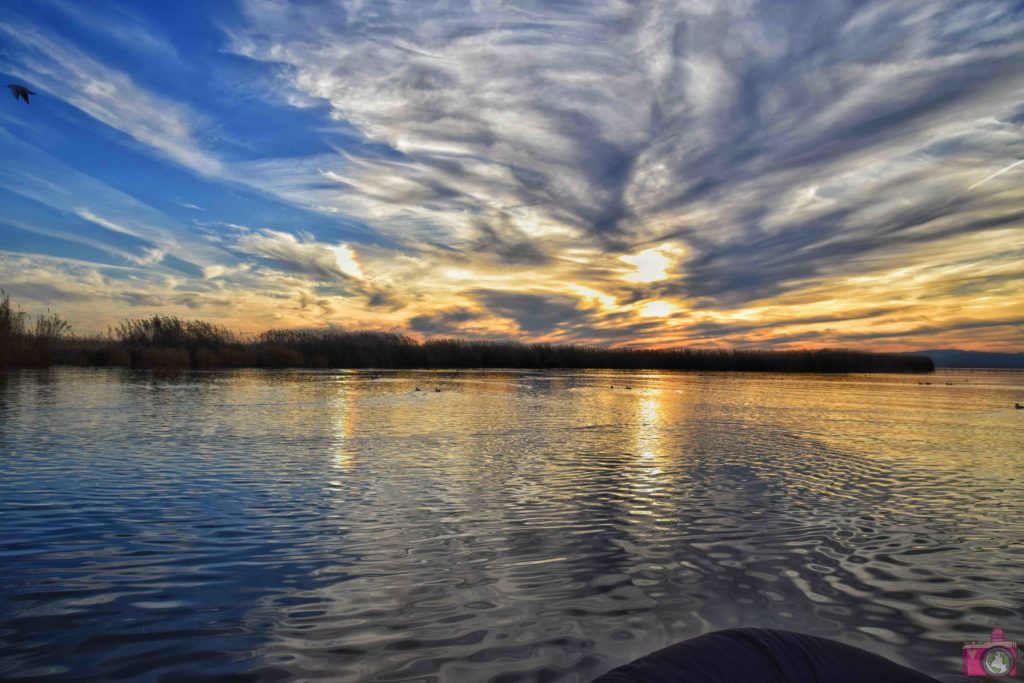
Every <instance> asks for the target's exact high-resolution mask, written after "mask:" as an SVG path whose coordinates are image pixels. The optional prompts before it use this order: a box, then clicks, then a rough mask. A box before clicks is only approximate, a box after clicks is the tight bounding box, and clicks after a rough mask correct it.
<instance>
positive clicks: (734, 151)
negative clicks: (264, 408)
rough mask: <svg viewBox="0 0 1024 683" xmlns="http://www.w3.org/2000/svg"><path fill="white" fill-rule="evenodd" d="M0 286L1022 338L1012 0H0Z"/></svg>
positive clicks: (100, 295) (422, 331) (338, 317)
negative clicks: (28, 96)
mask: <svg viewBox="0 0 1024 683" xmlns="http://www.w3.org/2000/svg"><path fill="white" fill-rule="evenodd" d="M0 82H2V83H8V82H15V83H23V84H25V85H26V86H28V87H29V88H30V89H31V90H33V91H34V92H35V93H36V95H35V96H33V97H32V100H31V104H29V105H25V104H24V103H23V102H20V101H16V100H15V99H14V98H13V97H8V96H7V94H6V93H0V207H2V209H0V286H2V287H3V288H4V290H5V291H6V292H7V293H8V294H10V295H11V297H12V299H13V300H15V301H16V302H17V303H19V304H21V305H22V306H23V307H24V308H25V310H27V311H29V312H41V311H44V310H45V309H46V308H49V309H51V310H53V311H56V312H59V313H60V314H61V315H63V316H64V317H66V318H68V319H69V320H70V321H71V323H72V325H73V326H74V330H75V332H77V333H82V334H89V333H95V332H101V331H104V330H106V329H107V328H108V326H110V325H112V324H115V323H116V322H117V321H118V320H120V319H123V318H126V317H143V316H147V315H151V314H154V313H159V314H173V315H181V316H185V317H189V318H202V319H207V320H211V321H214V322H217V323H221V324H224V325H227V326H229V327H232V328H234V329H237V330H241V331H245V332H258V331H262V330H265V329H268V328H282V327H319V326H325V325H337V326H342V327H345V328H350V329H374V330H388V331H396V332H403V333H407V334H411V335H414V336H416V337H420V338H428V337H437V336H459V337H466V338H487V339H519V340H523V341H550V342H576V343H588V344H601V345H614V346H632V345H637V346H658V347H665V346H675V345H678V346H690V347H733V346H737V347H739V346H742V347H750V346H756V347H773V348H806V347H819V346H845V347H852V348H864V349H877V350H910V349H927V348H950V347H958V348H964V349H975V350H994V351H1020V350H1024V161H1022V160H1024V6H1022V5H1021V3H1020V2H1016V1H1014V2H1011V1H983V0H975V1H972V2H963V1H962V0H950V1H942V0H921V1H918V0H884V1H883V0H858V1H851V2H844V1H840V0H830V2H820V1H818V0H806V1H800V0H786V1H784V2H782V1H779V0H766V1H764V2H757V1H755V0H676V1H674V2H659V1H657V0H651V1H650V2H623V1H618V0H586V1H582V0H581V1H579V2H576V1H573V0H557V1H550V2H543V1H530V0H521V1H516V2H511V1H509V2H505V1H497V0H495V1H491V0H478V1H474V2H470V1H466V2H432V1H430V0H410V1H408V2H398V1H395V2H389V1H386V0H352V1H348V0H333V1H331V2H299V1H295V2H283V1H281V0H239V1H237V2H233V1H230V0H224V1H223V2H188V1H179V2H173V3H171V2H167V3H163V2H161V3H157V2H88V3H84V2H71V1H69V2H64V1H61V0H32V1H31V2H29V1H27V0H26V1H18V0H12V1H10V2H4V3H2V4H0Z"/></svg>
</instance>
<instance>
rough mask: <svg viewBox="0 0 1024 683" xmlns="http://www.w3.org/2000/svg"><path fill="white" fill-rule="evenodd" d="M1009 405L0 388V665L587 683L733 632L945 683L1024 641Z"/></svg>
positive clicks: (746, 393) (753, 392) (858, 390)
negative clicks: (999, 637) (824, 646)
mask: <svg viewBox="0 0 1024 683" xmlns="http://www.w3.org/2000/svg"><path fill="white" fill-rule="evenodd" d="M925 381H927V382H931V384H930V385H923V384H921V382H925ZM947 383H949V384H947ZM612 385H614V388H612ZM627 385H629V386H630V387H631V388H630V389H627V388H626V386H627ZM416 386H419V387H420V388H421V389H422V391H420V392H416V391H414V389H415V387H416ZM435 388H440V389H441V390H442V391H441V392H440V393H438V392H435ZM1015 401H1021V402H1024V373H1020V372H982V371H978V372H939V373H936V374H934V375H929V376H906V375H903V376H898V375H865V376H796V375H771V374H696V373H694V374H668V373H658V372H651V373H632V374H623V373H615V372H586V373H581V372H457V373H451V372H401V373H392V372H384V373H381V377H380V378H378V379H374V378H372V377H371V375H370V374H369V373H363V372H352V371H339V372H263V371H241V372H215V373H200V372H194V373H181V374H174V375H163V376H158V375H153V374H147V373H141V372H129V371H120V370H110V371H105V370H77V369H56V370H52V371H47V372H41V373H37V372H26V373H11V374H7V375H0V677H9V678H33V677H34V678H37V679H38V680H67V681H72V680H74V681H80V680H101V679H102V680H139V681H178V680H184V679H189V680H196V679H199V678H202V677H210V678H214V677H219V679H221V680H240V681H241V680H267V681H280V680H289V679H295V680H309V679H321V678H322V679H329V680H335V681H475V680H495V681H588V680H590V679H591V678H592V677H594V676H596V675H597V674H599V673H602V672H603V671H605V670H607V669H609V668H610V667H612V666H616V665H618V664H621V663H623V662H625V661H627V660H630V659H632V658H634V657H636V656H639V655H641V654H645V653H647V652H649V651H651V650H654V649H656V648H659V647H662V646H664V645H667V644H669V643H672V642H674V641H676V640H679V639H682V638H687V637H690V636H694V635H697V634H700V633H702V632H705V631H708V630H711V629H719V628H726V627H732V626H744V625H746V626H769V627H777V628H786V629H792V630H799V631H805V632H809V633H814V634H818V635H822V636H826V637H831V638H837V639H840V640H843V641H846V642H849V643H851V644H854V645H858V646H860V647H865V648H868V649H871V650H874V651H876V652H879V653H881V654H883V655H886V656H888V657H891V658H893V659H896V660H897V661H900V662H902V663H904V664H909V665H911V666H914V667H916V668H918V669H920V670H923V671H925V672H927V673H930V674H932V675H934V676H936V677H939V678H941V679H942V680H948V681H953V680H961V679H960V677H959V675H958V670H959V667H960V645H961V642H962V641H964V640H975V639H984V638H985V637H986V636H987V634H988V631H989V630H990V629H991V628H992V627H993V626H995V625H998V626H1001V627H1002V628H1004V629H1006V632H1007V635H1008V636H1009V637H1012V638H1016V639H1017V640H1024V611H1022V604H1024V411H1015V410H1014V408H1013V404H1014V402H1015Z"/></svg>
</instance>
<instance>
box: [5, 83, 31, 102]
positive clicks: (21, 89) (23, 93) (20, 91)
mask: <svg viewBox="0 0 1024 683" xmlns="http://www.w3.org/2000/svg"><path fill="white" fill-rule="evenodd" d="M7 87H8V88H10V89H11V94H12V95H14V99H16V100H17V99H22V100H25V104H28V96H29V95H35V93H34V92H32V91H31V90H29V89H28V88H26V87H25V86H23V85H18V84H17V83H8V84H7Z"/></svg>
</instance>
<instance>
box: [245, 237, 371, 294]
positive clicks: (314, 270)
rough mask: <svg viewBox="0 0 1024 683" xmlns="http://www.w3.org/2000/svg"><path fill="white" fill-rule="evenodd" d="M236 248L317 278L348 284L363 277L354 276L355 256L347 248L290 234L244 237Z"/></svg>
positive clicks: (356, 274) (357, 274) (356, 273)
mask: <svg viewBox="0 0 1024 683" xmlns="http://www.w3.org/2000/svg"><path fill="white" fill-rule="evenodd" d="M232 246H233V248H234V249H236V250H237V251H240V252H243V253H245V254H251V255H253V256H260V257H262V258H265V259H269V260H271V261H273V262H275V263H277V264H278V265H281V266H284V267H286V268H289V269H291V270H294V271H295V272H298V273H305V274H307V275H312V276H314V277H316V278H322V279H331V280H333V279H339V280H342V281H346V280H349V279H351V278H353V277H359V276H360V275H361V274H360V273H358V272H353V270H352V269H353V266H354V258H353V256H352V253H353V252H352V251H351V247H349V246H347V245H344V244H342V245H336V246H332V245H328V244H322V243H320V242H316V241H315V240H310V239H307V240H304V241H300V240H299V239H298V238H297V237H295V235H291V234H289V233H285V232H278V231H276V230H259V231H255V232H245V233H243V234H242V235H240V236H239V237H238V238H237V239H236V240H235V241H234V243H233V245H232ZM346 266H347V267H348V268H349V270H346Z"/></svg>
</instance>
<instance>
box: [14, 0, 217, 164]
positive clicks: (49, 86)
mask: <svg viewBox="0 0 1024 683" xmlns="http://www.w3.org/2000/svg"><path fill="white" fill-rule="evenodd" d="M0 34H3V36H4V37H5V38H6V40H7V41H8V43H9V44H10V45H15V46H17V53H16V55H17V56H16V57H14V56H13V54H12V53H10V52H8V53H5V54H4V55H3V56H4V57H5V59H4V60H3V61H4V62H6V63H5V64H4V70H6V71H11V72H13V73H15V74H17V76H18V77H19V78H22V79H23V80H25V81H27V82H28V83H30V84H31V85H32V87H33V88H35V89H36V90H39V91H41V94H42V96H43V97H51V98H60V99H63V100H65V101H66V102H67V103H68V104H70V105H72V106H74V107H77V108H78V109H80V110H82V111H83V112H85V113H86V114H88V115H89V116H91V117H93V118H94V119H96V120H98V121H100V122H102V123H104V124H106V125H108V126H110V127H111V128H114V129H116V130H119V131H121V132H122V133H124V134H126V135H128V136H130V137H132V138H134V139H135V140H137V141H138V142H140V143H142V144H144V145H146V146H148V147H151V148H153V149H156V150H158V151H160V152H161V153H163V154H165V155H166V156H168V157H170V158H171V159H174V160H175V161H177V162H178V163H181V164H183V165H185V166H187V167H188V168H190V169H192V170H195V171H198V172H200V173H205V174H217V173H220V172H221V171H222V164H221V162H220V161H219V160H218V159H216V158H215V157H214V156H212V155H211V154H209V153H208V152H207V151H205V150H204V149H203V148H202V146H201V145H200V144H199V143H198V141H197V139H196V135H195V131H194V128H195V125H196V123H195V121H196V118H197V117H196V116H195V115H194V114H192V113H191V112H189V111H188V110H187V109H186V108H185V107H184V106H182V105H181V104H178V103H177V102H173V101H171V100H168V99H166V98H163V97H160V96H159V95H155V94H153V93H152V92H149V91H148V90H146V89H145V88H143V87H141V86H139V85H138V84H136V83H135V82H134V81H133V80H132V78H131V77H130V76H129V75H128V74H126V73H125V72H123V71H120V70H117V69H114V68H111V67H109V66H107V65H105V64H103V63H102V62H100V61H98V60H96V59H94V58H93V57H91V56H90V55H88V54H87V53H86V52H84V51H82V50H79V49H77V48H75V47H74V46H73V45H72V44H71V43H69V42H68V41H62V40H57V39H55V38H52V37H51V36H50V35H48V34H46V33H44V32H42V31H40V30H38V29H36V28H34V27H32V26H29V25H27V24H24V23H21V22H18V21H7V20H5V21H4V22H2V23H0ZM12 58H13V60H14V61H13V63H12V62H11V61H10V60H11V59H12Z"/></svg>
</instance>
